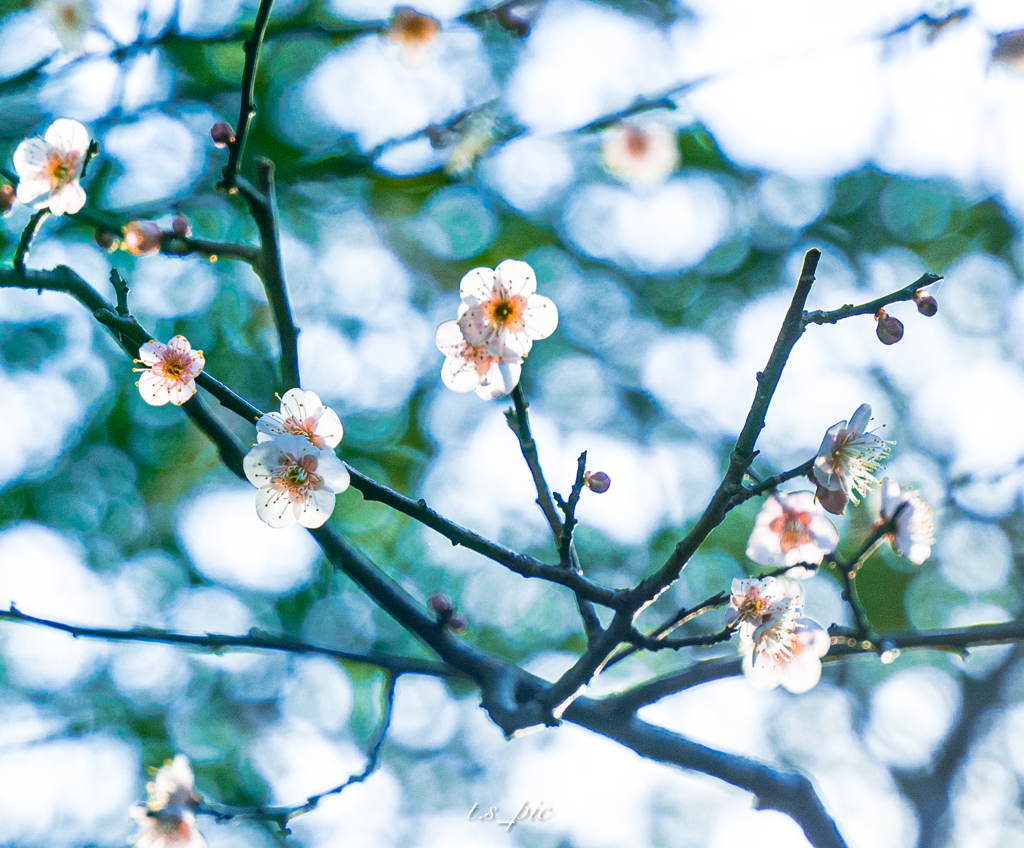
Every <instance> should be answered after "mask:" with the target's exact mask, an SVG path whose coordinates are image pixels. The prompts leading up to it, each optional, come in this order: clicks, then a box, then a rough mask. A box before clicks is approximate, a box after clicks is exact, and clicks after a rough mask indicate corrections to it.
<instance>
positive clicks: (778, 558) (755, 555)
mask: <svg viewBox="0 0 1024 848" xmlns="http://www.w3.org/2000/svg"><path fill="white" fill-rule="evenodd" d="M838 545H839V534H838V533H837V532H836V528H835V526H834V525H833V524H832V522H831V521H829V519H828V517H827V516H826V515H825V512H824V510H823V509H822V508H821V505H820V504H819V503H818V502H817V501H816V500H815V498H814V492H789V493H782V492H776V493H775V494H773V495H772V496H771V497H769V498H768V500H766V501H765V504H764V506H763V507H762V508H761V511H760V512H759V513H758V514H757V519H756V520H755V522H754V530H753V532H752V533H751V534H750V539H749V540H748V542H747V556H748V557H750V559H751V560H753V561H754V562H756V563H758V564H759V565H775V566H782V567H786V568H789V567H791V566H796V565H799V564H800V563H807V564H809V565H818V564H820V563H821V561H822V559H824V557H825V555H826V554H830V553H832V552H833V551H834V550H835V549H836V547H837V546H838ZM811 573H813V572H811V571H809V570H807V569H793V570H792V571H791V572H789V575H790V576H791V577H803V576H808V575H809V574H811Z"/></svg>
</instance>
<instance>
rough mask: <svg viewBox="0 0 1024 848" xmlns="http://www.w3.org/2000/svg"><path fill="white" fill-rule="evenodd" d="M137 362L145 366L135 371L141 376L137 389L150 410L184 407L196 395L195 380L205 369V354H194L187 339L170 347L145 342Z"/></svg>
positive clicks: (181, 338) (197, 351)
mask: <svg viewBox="0 0 1024 848" xmlns="http://www.w3.org/2000/svg"><path fill="white" fill-rule="evenodd" d="M135 361H136V362H137V363H138V364H140V365H145V366H146V367H145V368H136V369H135V370H136V371H140V372H141V376H140V377H139V381H138V382H137V383H136V384H135V385H136V386H138V387H139V394H141V395H142V399H143V400H144V401H145V402H146V403H148V404H149V405H150V406H163V405H164V404H166V403H173V404H174V405H175V406H181V405H182V404H183V403H184V402H185V401H187V400H188V399H189V398H190V397H192V395H194V394H195V393H196V377H198V376H199V373H200V372H201V371H202V370H203V367H204V366H205V365H206V357H204V356H203V352H202V351H201V350H192V345H190V344H189V343H188V339H186V338H185V337H184V336H175V337H174V338H173V339H171V340H170V341H169V342H168V343H167V344H161V343H160V342H158V341H155V340H152V341H148V342H146V343H145V344H144V345H143V346H142V347H140V348H139V358H138V359H136V360H135Z"/></svg>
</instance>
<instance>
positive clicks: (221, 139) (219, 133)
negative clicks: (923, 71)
mask: <svg viewBox="0 0 1024 848" xmlns="http://www.w3.org/2000/svg"><path fill="white" fill-rule="evenodd" d="M210 138H212V139H213V143H214V144H215V145H216V146H217V147H227V146H228V145H229V144H234V141H235V131H234V130H233V129H231V124H226V123H224V121H217V123H215V124H214V125H213V126H212V127H210Z"/></svg>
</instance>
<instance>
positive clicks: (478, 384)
mask: <svg viewBox="0 0 1024 848" xmlns="http://www.w3.org/2000/svg"><path fill="white" fill-rule="evenodd" d="M435 341H436V343H437V349H438V350H440V351H441V353H443V354H444V356H445V359H444V365H442V366H441V381H442V382H443V383H444V384H445V385H446V386H447V387H448V388H449V389H451V390H452V391H453V392H469V391H474V390H475V391H476V393H477V394H478V395H479V396H480V397H482V398H483V399H484V400H494V399H495V398H497V397H501V396H502V395H507V394H508V393H509V392H511V391H512V389H514V388H515V387H516V384H518V383H519V377H520V375H521V374H522V370H523V367H522V363H523V358H522V357H521V356H520V355H519V354H518V353H513V352H512V351H510V350H509V349H508V348H506V347H502V348H501V351H500V353H498V354H497V355H495V354H494V353H492V352H491V349H490V348H488V346H487V345H484V344H477V345H471V344H469V343H468V342H467V341H466V339H465V338H464V337H463V335H462V330H461V329H460V328H459V322H458V321H445V322H444V323H443V324H441V325H440V326H439V327H438V328H437V336H436V338H435Z"/></svg>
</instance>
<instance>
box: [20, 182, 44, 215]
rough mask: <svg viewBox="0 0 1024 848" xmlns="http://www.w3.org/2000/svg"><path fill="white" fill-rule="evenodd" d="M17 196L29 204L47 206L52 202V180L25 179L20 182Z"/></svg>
mask: <svg viewBox="0 0 1024 848" xmlns="http://www.w3.org/2000/svg"><path fill="white" fill-rule="evenodd" d="M15 197H17V198H18V201H19V202H21V203H24V204H25V205H27V206H36V207H37V208H41V207H43V206H46V205H47V204H48V203H49V202H50V182H49V180H37V179H27V178H26V179H23V180H21V181H20V182H19V183H18V190H17V192H16V193H15ZM40 201H41V202H40Z"/></svg>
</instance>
